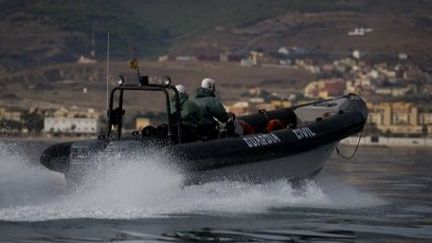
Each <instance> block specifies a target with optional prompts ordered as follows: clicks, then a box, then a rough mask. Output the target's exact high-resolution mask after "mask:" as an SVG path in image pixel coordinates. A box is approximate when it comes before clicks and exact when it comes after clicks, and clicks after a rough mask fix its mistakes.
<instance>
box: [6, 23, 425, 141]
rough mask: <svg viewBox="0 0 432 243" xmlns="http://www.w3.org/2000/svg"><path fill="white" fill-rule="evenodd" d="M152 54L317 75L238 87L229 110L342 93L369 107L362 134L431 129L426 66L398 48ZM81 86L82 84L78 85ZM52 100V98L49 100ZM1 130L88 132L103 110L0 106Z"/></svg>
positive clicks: (146, 116)
mask: <svg viewBox="0 0 432 243" xmlns="http://www.w3.org/2000/svg"><path fill="white" fill-rule="evenodd" d="M370 31H372V29H365V28H360V29H355V30H353V31H351V32H349V33H348V35H353V36H361V35H364V34H365V33H368V32H370ZM157 61H158V62H161V63H164V62H167V63H168V64H167V65H169V62H178V63H197V62H223V63H231V64H232V65H240V66H241V67H244V68H251V69H263V70H264V69H266V68H270V67H271V68H286V69H296V70H305V71H307V72H309V73H313V74H315V75H316V77H318V78H317V79H315V80H309V82H308V83H307V84H306V85H305V87H304V89H303V90H299V91H298V92H292V93H290V94H286V95H281V94H279V93H277V92H272V91H269V90H267V89H266V88H265V87H261V86H258V85H257V86H256V87H253V88H250V87H249V88H243V90H242V91H241V96H240V97H239V98H238V99H237V100H234V101H233V100H228V101H226V100H223V101H224V104H225V106H226V109H227V110H228V111H231V112H233V113H235V114H236V115H237V116H241V115H245V114H249V113H252V112H257V111H258V110H273V109H278V108H287V107H290V106H293V105H298V104H303V103H307V102H311V101H313V100H317V99H327V98H331V97H337V96H341V95H344V94H348V93H356V94H359V95H360V96H362V97H363V98H365V100H366V101H367V104H368V108H369V112H370V113H369V118H368V123H367V128H366V133H367V134H368V135H376V136H399V137H432V107H431V106H430V104H429V101H430V100H431V97H432V76H431V75H432V68H429V67H428V66H427V65H421V66H420V65H416V64H415V63H414V62H412V61H411V60H410V55H409V54H407V53H404V52H400V53H394V54H392V55H389V54H387V55H384V54H374V53H363V52H362V51H360V50H352V51H351V53H349V54H348V55H345V56H344V55H342V57H341V55H337V56H336V57H335V56H332V55H331V53H325V52H322V53H316V52H311V51H309V50H307V49H305V48H301V47H280V48H279V49H277V50H272V51H268V50H262V49H256V50H251V51H250V52H248V53H246V54H244V53H243V54H239V53H234V52H224V53H220V54H219V55H215V56H208V55H197V56H168V55H164V56H160V57H159V58H158V60H157ZM77 63H78V64H80V65H95V64H97V63H98V61H97V60H96V59H95V58H94V57H93V56H90V57H85V56H81V57H80V58H79V59H78V60H77ZM83 92H87V89H84V90H83ZM53 107H55V106H53ZM163 118H164V114H154V113H149V112H147V113H146V112H143V113H142V114H140V115H136V116H135V117H133V119H131V120H129V121H128V122H127V123H126V126H127V127H128V128H129V129H131V130H140V129H142V128H143V127H145V126H148V125H152V124H153V125H154V124H157V123H159V122H161V121H163ZM0 122H1V123H0V133H1V136H2V137H24V138H25V137H88V136H97V135H99V134H100V133H101V132H102V130H103V129H104V127H106V117H105V111H102V110H97V109H95V108H89V107H86V108H84V107H77V106H71V107H58V106H56V108H40V107H28V108H23V107H11V106H7V107H0Z"/></svg>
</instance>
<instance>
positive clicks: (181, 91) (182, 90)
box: [175, 84, 186, 94]
mask: <svg viewBox="0 0 432 243" xmlns="http://www.w3.org/2000/svg"><path fill="white" fill-rule="evenodd" d="M175 87H176V89H177V91H178V92H179V94H186V87H185V86H183V85H181V84H177V85H176V86H175Z"/></svg>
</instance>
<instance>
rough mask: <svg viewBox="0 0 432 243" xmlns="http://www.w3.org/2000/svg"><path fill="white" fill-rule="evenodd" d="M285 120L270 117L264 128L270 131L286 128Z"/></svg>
mask: <svg viewBox="0 0 432 243" xmlns="http://www.w3.org/2000/svg"><path fill="white" fill-rule="evenodd" d="M286 127H287V126H286V124H285V122H283V121H282V120H280V119H272V120H270V121H269V122H268V123H267V126H266V128H265V131H266V132H272V131H276V130H280V129H284V128H286Z"/></svg>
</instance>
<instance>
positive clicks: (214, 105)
mask: <svg viewBox="0 0 432 243" xmlns="http://www.w3.org/2000/svg"><path fill="white" fill-rule="evenodd" d="M191 98H192V100H193V101H194V102H195V104H197V106H198V107H199V109H200V112H201V120H200V122H199V124H200V125H214V124H215V121H214V119H213V117H215V118H216V119H218V120H219V121H220V122H226V121H227V120H228V118H229V116H228V113H227V112H226V111H225V108H224V107H223V105H222V103H221V102H220V101H219V99H218V98H216V96H215V94H214V92H213V91H211V90H210V89H205V88H199V89H197V90H196V92H195V95H194V96H193V97H191Z"/></svg>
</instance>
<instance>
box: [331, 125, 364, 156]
mask: <svg viewBox="0 0 432 243" xmlns="http://www.w3.org/2000/svg"><path fill="white" fill-rule="evenodd" d="M362 136H363V129H362V130H361V131H360V136H359V138H358V141H357V145H356V147H355V149H354V152H353V153H352V154H351V155H350V156H346V155H344V154H342V153H341V152H340V150H339V148H338V147H337V146H336V152H337V154H338V155H339V156H340V157H342V158H344V159H349V160H350V159H352V158H354V155H355V154H356V153H357V149H358V147H359V145H360V140H361V138H362Z"/></svg>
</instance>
